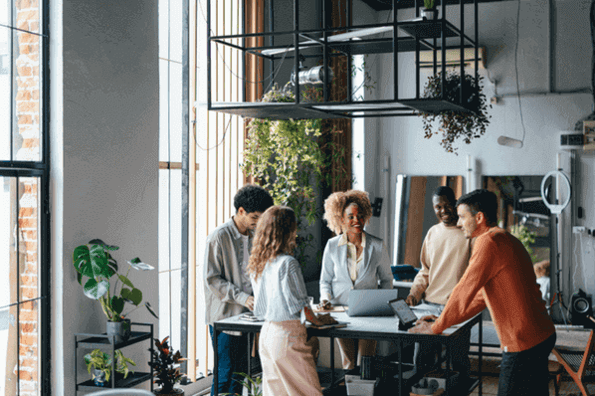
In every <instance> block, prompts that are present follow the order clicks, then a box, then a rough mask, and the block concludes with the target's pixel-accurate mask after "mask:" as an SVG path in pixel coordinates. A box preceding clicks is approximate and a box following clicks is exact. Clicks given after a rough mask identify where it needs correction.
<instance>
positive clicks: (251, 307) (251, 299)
mask: <svg viewBox="0 0 595 396" xmlns="http://www.w3.org/2000/svg"><path fill="white" fill-rule="evenodd" d="M245 306H246V308H248V309H249V310H250V311H254V297H252V296H248V299H247V300H246V304H245Z"/></svg>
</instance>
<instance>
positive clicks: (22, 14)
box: [17, 7, 39, 21]
mask: <svg viewBox="0 0 595 396" xmlns="http://www.w3.org/2000/svg"><path fill="white" fill-rule="evenodd" d="M23 8H30V7H23ZM24 19H26V20H32V19H39V14H38V12H37V10H28V11H18V12H17V20H20V21H22V20H24Z"/></svg>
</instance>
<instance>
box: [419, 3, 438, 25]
mask: <svg viewBox="0 0 595 396" xmlns="http://www.w3.org/2000/svg"><path fill="white" fill-rule="evenodd" d="M422 14H423V16H424V18H426V19H427V20H430V21H433V20H434V19H436V18H437V17H438V10H437V9H436V2H435V0H424V9H423V10H422Z"/></svg>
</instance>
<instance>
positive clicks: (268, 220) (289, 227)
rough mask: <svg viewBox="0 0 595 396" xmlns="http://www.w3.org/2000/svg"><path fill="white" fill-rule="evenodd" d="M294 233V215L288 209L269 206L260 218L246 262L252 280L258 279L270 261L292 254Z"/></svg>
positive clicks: (291, 210)
mask: <svg viewBox="0 0 595 396" xmlns="http://www.w3.org/2000/svg"><path fill="white" fill-rule="evenodd" d="M296 232H297V222H296V219H295V213H294V211H293V209H291V208H290V207H287V206H271V207H270V208H268V209H267V210H266V211H265V212H264V213H263V214H262V216H260V219H259V220H258V224H257V225H256V232H255V234H254V243H253V245H252V252H251V253H250V261H249V262H248V272H249V273H251V274H254V279H258V277H259V276H260V275H261V274H262V271H263V270H264V267H265V266H266V264H267V263H268V262H269V261H270V260H272V259H274V258H275V257H277V256H278V255H280V254H284V253H285V254H292V253H293V249H294V248H295V236H296Z"/></svg>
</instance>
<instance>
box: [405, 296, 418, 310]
mask: <svg viewBox="0 0 595 396" xmlns="http://www.w3.org/2000/svg"><path fill="white" fill-rule="evenodd" d="M405 302H406V303H407V305H409V306H410V307H413V306H415V305H417V303H418V302H419V301H417V298H415V296H414V295H413V294H410V295H408V296H407V298H406V299H405Z"/></svg>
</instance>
